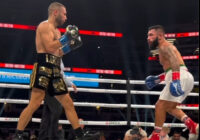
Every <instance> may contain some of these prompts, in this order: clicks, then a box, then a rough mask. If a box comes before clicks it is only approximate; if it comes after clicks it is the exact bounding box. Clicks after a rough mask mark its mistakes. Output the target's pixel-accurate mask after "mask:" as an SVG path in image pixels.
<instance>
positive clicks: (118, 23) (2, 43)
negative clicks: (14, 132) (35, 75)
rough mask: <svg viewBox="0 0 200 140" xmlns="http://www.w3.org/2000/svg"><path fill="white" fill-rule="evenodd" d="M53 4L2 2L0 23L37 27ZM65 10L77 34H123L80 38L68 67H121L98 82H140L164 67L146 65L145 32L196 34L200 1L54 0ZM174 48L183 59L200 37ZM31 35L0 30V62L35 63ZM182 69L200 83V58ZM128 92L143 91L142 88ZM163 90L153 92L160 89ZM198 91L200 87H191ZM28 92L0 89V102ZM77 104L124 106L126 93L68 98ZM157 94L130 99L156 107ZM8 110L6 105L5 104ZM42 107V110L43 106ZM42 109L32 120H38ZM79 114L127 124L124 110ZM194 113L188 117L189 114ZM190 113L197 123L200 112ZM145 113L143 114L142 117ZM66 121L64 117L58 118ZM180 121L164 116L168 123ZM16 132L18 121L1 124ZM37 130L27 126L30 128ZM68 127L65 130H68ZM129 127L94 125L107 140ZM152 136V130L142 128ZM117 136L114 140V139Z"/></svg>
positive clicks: (149, 114)
mask: <svg viewBox="0 0 200 140" xmlns="http://www.w3.org/2000/svg"><path fill="white" fill-rule="evenodd" d="M52 1H53V0H32V1H31V0H0V22H1V23H13V24H26V25H34V26H37V25H38V24H39V23H40V22H41V21H43V20H46V19H47V8H48V5H49V4H50V3H51V2H52ZM58 2H61V3H63V4H64V5H66V7H67V12H68V13H67V15H68V20H67V22H66V24H65V25H64V26H63V27H65V26H66V25H68V24H74V25H77V26H78V27H79V29H80V30H93V31H105V32H120V33H123V37H122V38H113V37H99V36H86V35H82V40H83V43H84V44H83V47H81V48H80V49H78V50H75V51H74V52H71V53H70V54H68V55H66V56H64V58H63V60H64V64H65V66H66V67H83V68H99V69H119V70H122V71H123V75H122V76H112V75H101V77H102V78H116V79H118V78H121V79H127V78H130V79H135V80H144V79H145V77H146V76H147V75H149V74H159V73H161V72H162V67H161V66H160V65H159V62H158V61H148V57H149V55H150V53H149V49H148V46H147V42H146V38H147V29H148V27H149V26H151V25H155V24H161V25H163V26H164V27H165V29H166V32H167V33H176V32H193V31H199V1H198V0H168V1H161V0H58ZM176 45H177V48H178V49H179V51H180V52H181V53H182V55H193V53H194V51H195V50H196V48H197V47H198V46H199V39H198V37H187V38H177V40H176ZM35 55H36V51H35V31H27V30H18V29H6V28H0V62H5V63H17V64H33V62H34V60H35ZM185 63H186V65H187V66H188V69H189V70H190V71H191V73H192V74H193V75H194V78H195V80H196V81H199V80H198V79H199V60H186V61H185ZM100 88H115V89H126V86H123V85H117V84H115V85H112V84H101V85H100ZM131 88H132V89H133V88H134V89H138V90H147V89H146V87H144V86H132V87H131ZM161 89H162V87H160V86H159V87H157V88H154V89H153V90H161ZM194 90H195V92H199V90H198V87H195V88H194ZM27 93H28V92H27V90H19V89H18V90H16V89H4V88H1V89H0V97H1V98H14V99H16V98H19V99H23V98H24V99H27V98H28V97H29V94H27ZM72 96H73V97H74V100H75V101H88V102H89V101H90V102H108V103H119V102H120V103H126V96H124V95H105V94H101V95H100V94H97V95H96V94H95V96H94V95H91V94H89V93H88V94H87V93H86V94H84V95H83V94H81V93H78V94H77V95H74V94H73V95H72ZM156 100H157V96H144V95H143V96H142V95H135V96H132V104H155V102H156ZM185 103H198V99H197V98H194V97H188V98H187V99H186V101H185ZM0 106H1V112H0V113H1V114H0V115H1V116H3V117H5V116H9V115H10V116H11V117H13V116H16V117H18V115H19V113H20V112H21V110H22V109H23V108H24V107H25V106H24V105H14V104H12V105H11V104H9V106H11V107H10V108H11V110H12V111H8V110H6V106H5V105H2V104H0ZM7 106H8V105H7ZM41 108H42V107H41ZM41 108H40V109H39V110H38V111H37V112H36V113H35V117H37V116H38V117H40V116H41ZM153 111H154V110H149V111H147V110H146V109H143V110H137V109H132V112H133V113H132V121H150V122H151V121H153V119H154V117H153V116H154V115H153ZM77 112H78V114H79V116H80V117H81V118H83V119H85V120H126V118H127V116H126V109H104V108H100V110H96V109H95V108H89V109H86V108H77ZM191 112H192V113H191ZM194 112H195V111H188V113H189V114H191V116H192V117H193V119H195V120H196V121H198V119H197V116H198V112H196V113H194ZM144 113H145V115H144ZM61 117H62V118H64V116H61ZM172 121H175V122H179V121H177V120H175V119H174V118H173V117H171V116H168V122H172ZM6 125H7V127H9V128H13V129H14V128H15V126H16V123H5V122H3V123H0V128H5V127H6ZM31 127H33V128H35V129H38V128H39V126H38V124H35V123H31V124H30V126H28V128H31ZM68 127H69V126H66V128H68ZM127 128H128V127H94V128H93V129H100V130H107V131H106V132H105V135H106V137H108V138H109V140H111V139H112V138H113V139H117V137H119V138H120V137H121V138H122V137H123V134H124V132H125V131H126V129H127ZM145 129H146V130H147V131H148V132H149V133H150V130H151V129H152V128H148V127H145ZM115 137H116V138H115Z"/></svg>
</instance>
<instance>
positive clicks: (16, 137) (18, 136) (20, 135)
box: [13, 134, 25, 140]
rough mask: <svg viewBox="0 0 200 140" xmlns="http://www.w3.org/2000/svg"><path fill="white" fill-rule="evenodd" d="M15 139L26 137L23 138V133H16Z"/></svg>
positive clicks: (21, 139)
mask: <svg viewBox="0 0 200 140" xmlns="http://www.w3.org/2000/svg"><path fill="white" fill-rule="evenodd" d="M13 140H25V139H24V138H23V134H15V136H14V137H13Z"/></svg>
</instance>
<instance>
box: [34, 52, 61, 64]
mask: <svg viewBox="0 0 200 140" xmlns="http://www.w3.org/2000/svg"><path fill="white" fill-rule="evenodd" d="M37 62H38V63H39V64H41V63H48V64H52V65H54V66H58V67H60V64H61V57H58V56H55V55H52V54H48V53H37Z"/></svg>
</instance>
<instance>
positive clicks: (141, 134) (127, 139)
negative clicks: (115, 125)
mask: <svg viewBox="0 0 200 140" xmlns="http://www.w3.org/2000/svg"><path fill="white" fill-rule="evenodd" d="M124 140H148V138H147V133H146V132H145V131H144V130H143V129H142V128H141V127H138V126H134V127H133V128H132V129H129V130H128V131H126V133H125V136H124Z"/></svg>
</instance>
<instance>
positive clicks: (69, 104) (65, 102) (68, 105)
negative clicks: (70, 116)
mask: <svg viewBox="0 0 200 140" xmlns="http://www.w3.org/2000/svg"><path fill="white" fill-rule="evenodd" d="M56 98H57V99H58V101H59V102H60V103H61V104H62V106H63V108H64V109H65V111H70V110H71V109H74V103H73V101H72V99H71V97H70V96H69V94H65V95H60V96H56Z"/></svg>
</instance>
